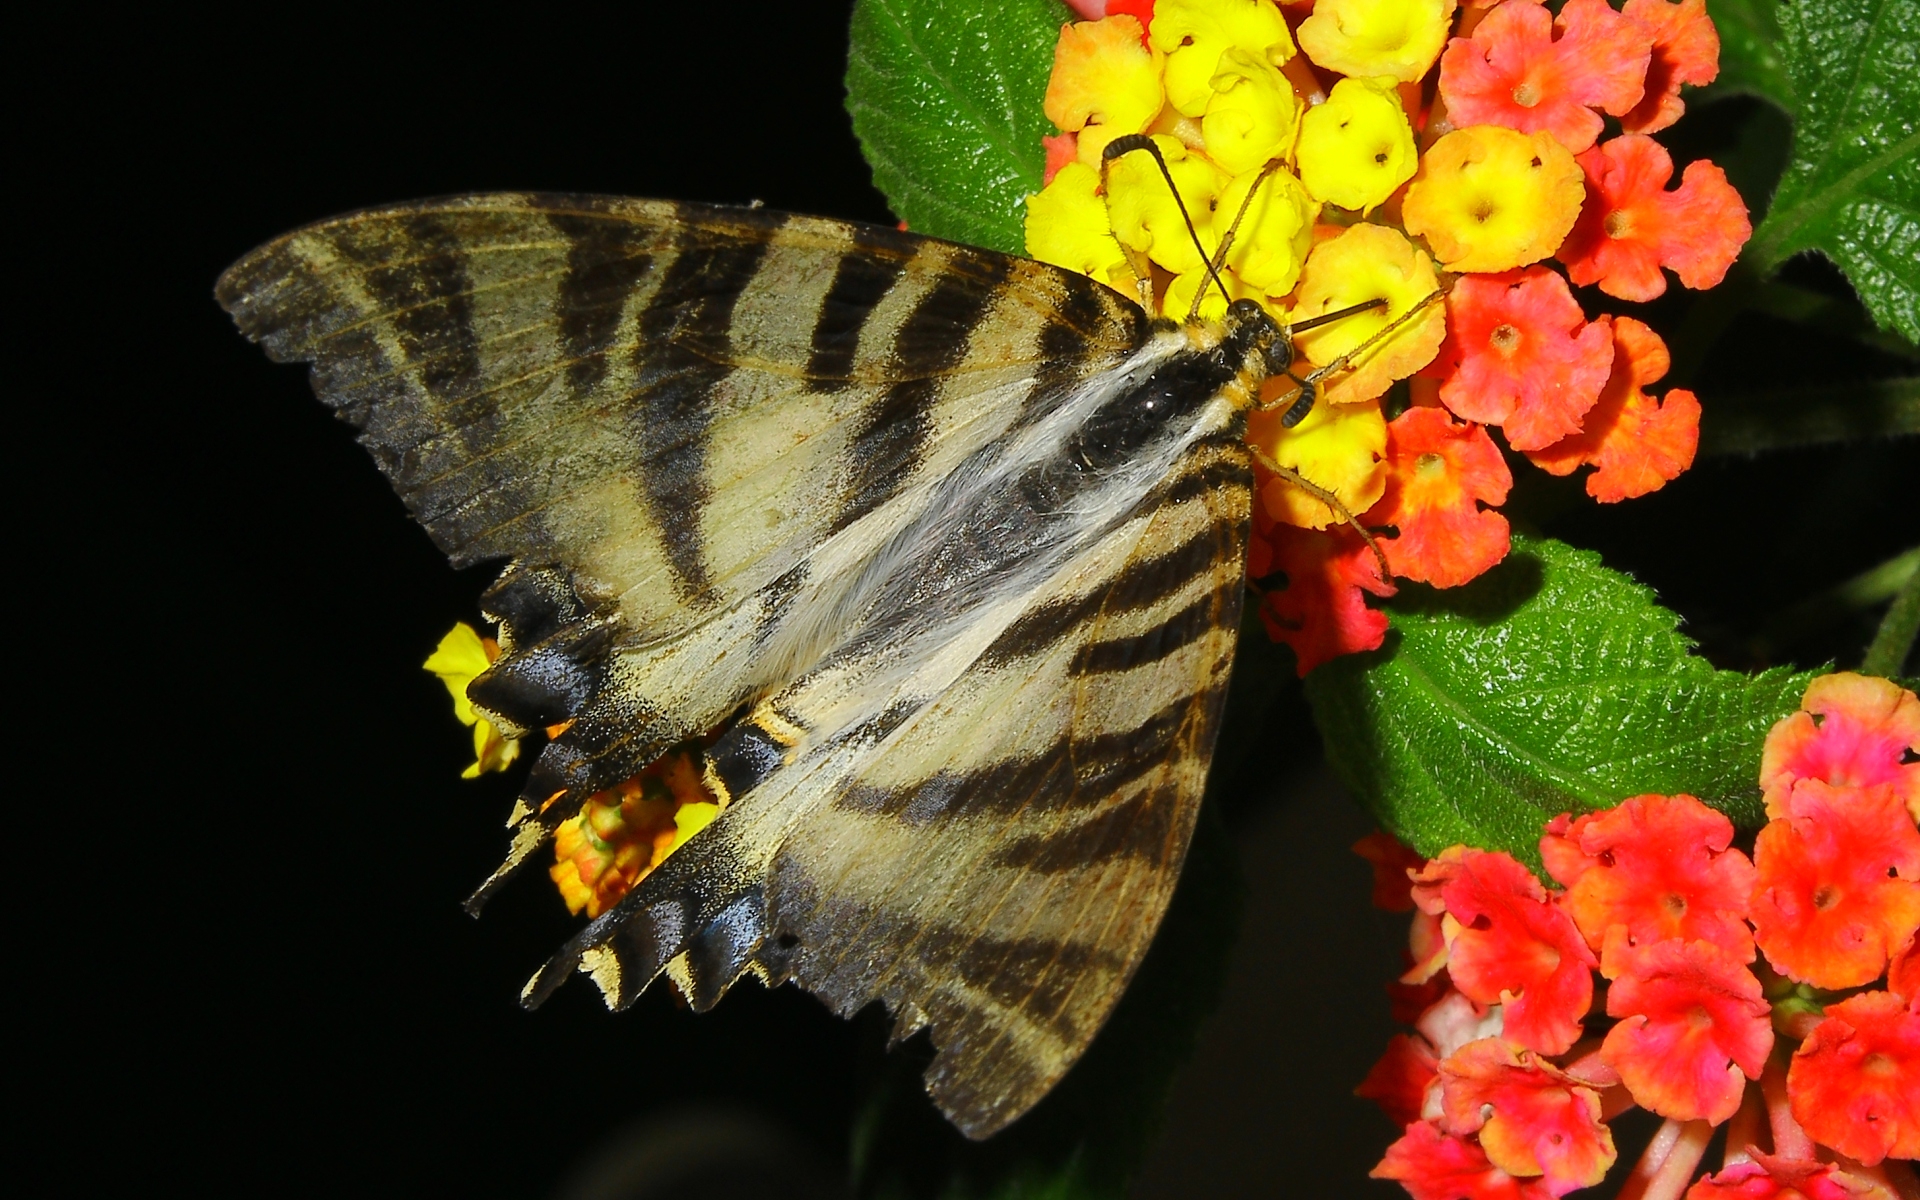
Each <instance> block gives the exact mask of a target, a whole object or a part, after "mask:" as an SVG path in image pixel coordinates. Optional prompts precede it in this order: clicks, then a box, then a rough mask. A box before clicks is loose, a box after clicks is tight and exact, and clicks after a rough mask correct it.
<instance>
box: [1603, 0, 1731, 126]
mask: <svg viewBox="0 0 1920 1200" xmlns="http://www.w3.org/2000/svg"><path fill="white" fill-rule="evenodd" d="M1620 15H1621V16H1623V17H1625V18H1627V19H1628V20H1629V21H1632V22H1633V23H1634V24H1636V25H1638V26H1640V28H1641V29H1642V30H1644V31H1646V34H1647V36H1648V37H1650V38H1652V39H1653V59H1652V61H1651V62H1650V63H1648V65H1647V89H1646V94H1645V95H1643V96H1641V98H1640V103H1638V104H1636V105H1634V106H1633V109H1632V111H1631V112H1627V113H1623V114H1621V115H1620V127H1621V128H1623V129H1625V130H1626V131H1627V132H1628V133H1655V132H1658V131H1659V130H1662V129H1665V128H1666V127H1667V126H1669V125H1671V124H1673V123H1674V122H1675V121H1678V120H1679V119H1680V114H1681V113H1683V112H1685V111H1686V110H1687V106H1686V104H1685V102H1683V101H1682V100H1681V99H1680V85H1681V84H1683V83H1691V84H1696V85H1698V84H1708V83H1712V82H1713V81H1714V78H1715V77H1716V76H1718V75H1719V74H1720V33H1719V31H1718V30H1716V29H1715V28H1714V27H1713V18H1712V17H1709V16H1708V15H1707V0H1679V3H1677V4H1669V3H1668V2H1667V0H1627V4H1626V7H1625V8H1622V9H1621V10H1620Z"/></svg>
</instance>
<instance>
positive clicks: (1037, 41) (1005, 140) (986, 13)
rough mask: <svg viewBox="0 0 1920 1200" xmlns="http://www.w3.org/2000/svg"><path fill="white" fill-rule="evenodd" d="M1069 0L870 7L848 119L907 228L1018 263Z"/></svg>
mask: <svg viewBox="0 0 1920 1200" xmlns="http://www.w3.org/2000/svg"><path fill="white" fill-rule="evenodd" d="M1071 17H1072V14H1071V13H1070V12H1069V11H1068V10H1067V9H1066V8H1065V7H1064V6H1063V5H1061V4H1060V3H1058V0H997V2H994V3H985V2H976V3H973V4H951V3H947V2H946V0H860V2H859V3H858V4H856V5H855V6H854V10H853V27H852V30H851V31H850V34H849V38H850V45H849V47H848V53H847V111H848V113H850V114H851V115H852V117H853V131H854V133H855V134H857V135H858V136H859V138H860V148H861V150H862V152H864V153H865V154H866V157H867V162H868V163H869V164H870V165H871V166H872V167H873V182H874V184H875V186H877V187H878V188H879V189H880V190H881V191H882V192H883V193H885V194H886V197H887V202H888V203H889V204H891V205H892V206H893V211H894V212H895V213H898V214H899V215H900V216H901V217H902V218H904V219H905V220H906V222H907V227H908V228H910V229H912V230H914V231H916V232H918V233H927V234H932V235H934V236H935V237H943V238H950V239H952V240H954V241H956V242H967V243H969V244H971V245H975V246H985V247H987V248H988V249H990V250H999V251H1001V252H1002V253H1006V254H1019V253H1021V252H1022V251H1023V248H1024V246H1025V240H1026V239H1025V233H1024V229H1023V222H1024V218H1025V215H1026V197H1027V196H1028V194H1029V193H1032V192H1037V191H1039V190H1040V183H1041V174H1042V172H1043V170H1044V169H1045V167H1046V151H1045V149H1044V147H1042V146H1041V144H1040V139H1041V138H1042V137H1043V136H1045V135H1047V134H1050V133H1052V132H1054V130H1053V126H1052V125H1050V124H1049V123H1048V122H1047V119H1046V116H1045V115H1044V114H1043V113H1042V112H1041V101H1042V99H1043V98H1044V97H1045V95H1046V91H1047V76H1048V74H1049V73H1050V72H1051V71H1052V70H1053V44H1054V42H1055V40H1056V39H1058V37H1059V36H1060V26H1061V25H1062V24H1063V23H1064V22H1065V21H1067V20H1069V19H1071Z"/></svg>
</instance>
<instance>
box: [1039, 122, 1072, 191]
mask: <svg viewBox="0 0 1920 1200" xmlns="http://www.w3.org/2000/svg"><path fill="white" fill-rule="evenodd" d="M1040 144H1041V145H1042V146H1045V147H1046V148H1047V170H1046V174H1044V175H1042V176H1041V177H1040V182H1041V185H1042V186H1045V185H1046V184H1049V183H1052V182H1053V177H1054V176H1055V175H1058V174H1059V173H1060V168H1061V167H1064V166H1066V165H1067V164H1068V163H1070V162H1073V161H1075V160H1076V159H1078V158H1079V157H1080V138H1079V135H1077V134H1072V133H1060V134H1047V135H1043V136H1042V137H1041V139H1040Z"/></svg>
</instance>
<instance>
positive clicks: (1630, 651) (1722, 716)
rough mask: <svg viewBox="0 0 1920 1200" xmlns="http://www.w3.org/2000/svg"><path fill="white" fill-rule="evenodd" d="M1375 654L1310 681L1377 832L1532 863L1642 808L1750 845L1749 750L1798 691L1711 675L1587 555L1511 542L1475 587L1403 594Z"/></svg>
mask: <svg viewBox="0 0 1920 1200" xmlns="http://www.w3.org/2000/svg"><path fill="white" fill-rule="evenodd" d="M1388 612H1389V618H1390V620H1391V622H1392V628H1391V630H1390V631H1389V633H1388V635H1387V644H1386V645H1385V646H1383V647H1382V648H1381V649H1380V650H1377V651H1374V652H1373V653H1371V654H1361V655H1349V656H1347V657H1345V658H1339V659H1335V660H1334V661H1333V662H1331V663H1328V664H1326V665H1325V666H1323V667H1321V668H1320V669H1319V670H1317V671H1315V672H1314V673H1313V674H1311V675H1309V676H1308V677H1307V694H1308V696H1309V697H1310V698H1311V699H1312V701H1313V707H1314V715H1315V718H1316V719H1317V720H1318V722H1319V724H1320V731H1321V734H1322V736H1323V737H1324V738H1325V739H1326V743H1327V753H1328V756H1329V758H1331V759H1332V761H1333V764H1334V767H1335V768H1336V769H1337V770H1338V771H1339V772H1340V774H1341V775H1342V777H1343V778H1344V779H1345V780H1346V782H1347V784H1348V786H1349V787H1351V788H1352V789H1353V790H1354V791H1355V792H1356V793H1357V794H1358V795H1359V796H1360V798H1361V799H1362V800H1363V801H1364V802H1365V803H1366V804H1367V806H1368V807H1369V808H1371V809H1372V811H1373V815H1374V817H1375V818H1376V819H1377V820H1379V822H1380V823H1381V825H1382V826H1384V827H1385V828H1386V829H1387V830H1388V831H1390V832H1391V833H1393V834H1394V835H1396V836H1397V837H1399V838H1400V839H1401V840H1403V841H1405V842H1407V843H1408V844H1409V845H1411V846H1413V847H1414V848H1415V849H1416V850H1419V851H1420V852H1421V853H1423V854H1434V853H1437V852H1438V851H1440V850H1441V849H1443V848H1445V847H1447V846H1450V845H1453V844H1455V843H1462V842H1463V843H1467V844H1470V845H1475V846H1481V847H1485V848H1490V849H1501V850H1506V851H1508V852H1509V853H1511V854H1513V855H1514V856H1516V857H1517V858H1519V859H1521V860H1522V861H1524V862H1527V863H1529V864H1532V865H1536V866H1537V865H1538V863H1539V846H1538V843H1539V838H1540V828H1541V826H1542V824H1544V823H1545V822H1546V821H1547V820H1549V819H1550V818H1552V817H1553V816H1555V815H1556V814H1558V813H1562V812H1569V811H1571V812H1587V811H1591V810H1593V809H1596V808H1605V807H1608V806H1610V805H1613V804H1617V803H1618V802H1620V801H1621V800H1624V799H1626V798H1627V797H1629V796H1634V795H1640V794H1643V793H1647V792H1657V793H1660V794H1662V795H1674V794H1676V793H1679V792H1686V793H1689V794H1691V795H1694V796H1697V797H1699V798H1700V799H1701V800H1704V801H1705V802H1706V803H1708V804H1710V805H1712V806H1713V807H1715V808H1717V809H1719V810H1720V811H1722V812H1724V813H1726V814H1727V815H1728V816H1730V817H1732V818H1733V820H1734V822H1735V824H1737V825H1740V826H1742V827H1752V826H1755V825H1757V824H1759V823H1760V821H1761V820H1762V819H1763V817H1764V814H1763V811H1762V808H1761V804H1760V788H1759V782H1758V778H1759V773H1760V746H1761V742H1762V741H1763V740H1764V739H1765V737H1766V733H1767V730H1768V729H1769V728H1771V727H1772V725H1773V723H1774V722H1775V721H1777V720H1779V719H1780V718H1781V717H1783V716H1785V715H1786V714H1788V713H1790V712H1792V711H1794V709H1795V708H1797V707H1798V706H1799V702H1800V697H1801V694H1802V693H1803V692H1804V691H1805V690H1806V685H1807V680H1808V679H1809V678H1810V677H1811V676H1810V675H1809V674H1790V673H1788V672H1787V671H1785V670H1773V671H1769V672H1767V673H1765V674H1763V675H1759V676H1749V675H1743V674H1740V673H1738V672H1734V671H1716V670H1714V669H1713V667H1712V666H1710V665H1709V664H1708V663H1707V662H1706V660H1704V659H1701V658H1698V657H1696V656H1694V655H1693V654H1691V653H1690V652H1689V651H1690V649H1691V647H1692V643H1691V642H1689V641H1688V640H1687V639H1686V638H1685V637H1683V636H1681V634H1680V633H1679V632H1678V630H1677V628H1676V626H1677V625H1678V623H1679V618H1678V617H1677V616H1676V615H1675V614H1674V613H1672V612H1669V611H1668V610H1666V609H1664V608H1661V607H1659V606H1658V605H1656V604H1655V603H1654V602H1653V594H1652V593H1651V592H1650V591H1649V590H1648V589H1647V588H1645V587H1643V586H1642V585H1640V584H1638V583H1635V582H1634V581H1633V580H1632V579H1630V578H1628V577H1627V576H1625V575H1622V574H1620V573H1619V572H1617V571H1610V570H1608V569H1607V568H1605V567H1603V566H1601V565H1600V559H1599V556H1598V555H1595V554H1592V553H1590V552H1588V551H1584V550H1576V549H1574V548H1572V547H1570V546H1567V545H1565V544H1563V543H1560V542H1555V541H1550V540H1544V539H1534V538H1523V537H1518V536H1516V537H1515V538H1514V540H1513V551H1512V553H1511V554H1509V555H1508V556H1507V560H1506V561H1505V562H1503V563H1502V564H1500V565H1499V566H1498V567H1495V568H1494V569H1493V570H1491V571H1489V572H1487V574H1485V575H1484V576H1482V577H1481V578H1479V579H1477V580H1475V581H1474V582H1473V583H1471V584H1468V585H1466V586H1465V587H1461V588H1454V589H1451V590H1447V591H1439V590H1435V589H1433V588H1426V587H1420V586H1418V585H1410V586H1407V587H1405V588H1404V589H1403V590H1402V592H1401V594H1400V596H1399V597H1397V598H1396V599H1395V600H1393V601H1392V602H1391V603H1390V604H1389V605H1388Z"/></svg>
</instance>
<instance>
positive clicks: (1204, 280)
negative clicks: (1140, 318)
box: [1160, 267, 1260, 321]
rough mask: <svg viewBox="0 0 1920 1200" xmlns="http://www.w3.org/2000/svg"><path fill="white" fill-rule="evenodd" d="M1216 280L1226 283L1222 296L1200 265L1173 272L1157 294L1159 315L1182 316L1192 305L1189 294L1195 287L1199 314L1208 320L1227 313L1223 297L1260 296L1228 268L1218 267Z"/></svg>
mask: <svg viewBox="0 0 1920 1200" xmlns="http://www.w3.org/2000/svg"><path fill="white" fill-rule="evenodd" d="M1220 282H1221V283H1224V284H1226V285H1227V294H1226V295H1225V296H1222V295H1221V294H1220V289H1219V288H1218V287H1216V286H1214V282H1213V279H1212V277H1211V276H1209V275H1208V274H1207V271H1206V268H1204V267H1202V268H1200V269H1199V270H1194V271H1188V272H1187V273H1186V274H1184V275H1175V276H1174V277H1173V280H1172V282H1170V283H1168V284H1167V292H1166V295H1164V296H1162V297H1160V315H1161V316H1163V317H1166V318H1168V319H1169V320H1174V321H1184V320H1186V319H1187V313H1188V311H1189V310H1190V309H1192V308H1193V294H1194V292H1196V291H1198V292H1200V294H1201V295H1200V313H1199V315H1200V316H1202V317H1204V318H1206V319H1207V320H1209V321H1218V320H1220V319H1221V318H1222V317H1224V316H1226V315H1227V301H1228V300H1230V299H1231V300H1240V299H1243V298H1245V297H1248V296H1251V297H1253V298H1254V299H1256V300H1258V299H1260V296H1259V295H1258V294H1257V293H1256V292H1255V291H1254V290H1253V289H1252V288H1249V287H1248V286H1247V285H1246V284H1245V283H1243V282H1242V281H1241V279H1240V277H1239V276H1237V275H1235V274H1234V273H1233V272H1232V271H1221V272H1220Z"/></svg>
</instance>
